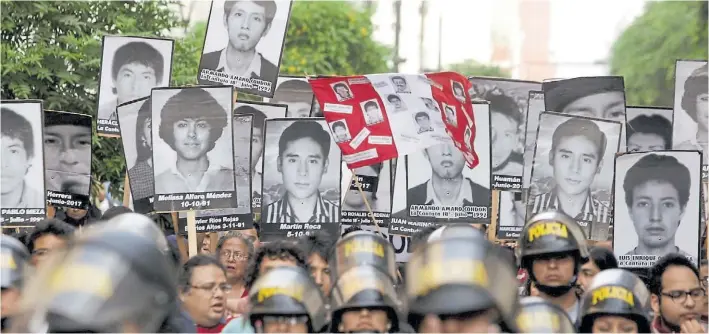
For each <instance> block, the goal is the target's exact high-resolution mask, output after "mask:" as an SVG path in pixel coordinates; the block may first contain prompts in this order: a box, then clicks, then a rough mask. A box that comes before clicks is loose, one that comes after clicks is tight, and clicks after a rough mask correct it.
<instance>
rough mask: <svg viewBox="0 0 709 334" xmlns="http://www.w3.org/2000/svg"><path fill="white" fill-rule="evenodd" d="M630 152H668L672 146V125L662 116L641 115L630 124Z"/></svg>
mask: <svg viewBox="0 0 709 334" xmlns="http://www.w3.org/2000/svg"><path fill="white" fill-rule="evenodd" d="M626 133H627V137H628V140H627V146H628V152H648V151H662V150H668V149H670V148H671V145H672V123H670V121H668V120H667V118H664V117H662V116H660V115H652V116H647V115H640V116H638V117H635V118H633V120H632V121H630V122H628V126H627V132H626Z"/></svg>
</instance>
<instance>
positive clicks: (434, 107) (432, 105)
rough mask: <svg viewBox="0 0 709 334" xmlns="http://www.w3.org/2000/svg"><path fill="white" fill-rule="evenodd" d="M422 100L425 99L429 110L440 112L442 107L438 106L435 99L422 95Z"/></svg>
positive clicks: (424, 101)
mask: <svg viewBox="0 0 709 334" xmlns="http://www.w3.org/2000/svg"><path fill="white" fill-rule="evenodd" d="M421 100H423V104H425V105H426V108H428V110H431V111H436V112H440V109H438V106H437V105H436V102H434V101H433V99H430V98H427V97H422V98H421Z"/></svg>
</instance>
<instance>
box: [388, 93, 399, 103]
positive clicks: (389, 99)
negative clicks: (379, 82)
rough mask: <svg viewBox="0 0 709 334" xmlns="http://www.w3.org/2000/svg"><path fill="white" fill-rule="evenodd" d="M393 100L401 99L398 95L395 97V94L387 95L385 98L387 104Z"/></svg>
mask: <svg viewBox="0 0 709 334" xmlns="http://www.w3.org/2000/svg"><path fill="white" fill-rule="evenodd" d="M394 99H396V100H399V101H401V98H400V97H399V95H396V94H389V96H387V100H388V101H389V102H392V100H394Z"/></svg>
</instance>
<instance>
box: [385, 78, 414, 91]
mask: <svg viewBox="0 0 709 334" xmlns="http://www.w3.org/2000/svg"><path fill="white" fill-rule="evenodd" d="M390 80H391V83H392V84H393V85H394V90H395V91H396V92H397V93H411V88H409V84H408V83H407V82H406V79H404V77H402V76H399V75H395V76H392V77H391V78H390Z"/></svg>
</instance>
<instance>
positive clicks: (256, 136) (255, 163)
mask: <svg viewBox="0 0 709 334" xmlns="http://www.w3.org/2000/svg"><path fill="white" fill-rule="evenodd" d="M234 106H235V108H234V114H244V115H251V116H252V123H253V130H252V132H251V160H250V161H251V201H252V202H251V203H252V208H254V210H255V211H254V212H261V211H259V210H260V208H261V187H262V182H263V174H262V170H263V151H264V150H263V148H264V146H263V141H264V137H265V135H266V132H265V131H264V127H265V126H266V119H269V118H285V117H286V110H287V108H288V107H287V106H286V105H282V104H269V103H259V102H245V101H236V104H235V105H234Z"/></svg>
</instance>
